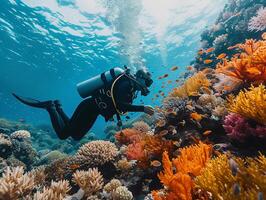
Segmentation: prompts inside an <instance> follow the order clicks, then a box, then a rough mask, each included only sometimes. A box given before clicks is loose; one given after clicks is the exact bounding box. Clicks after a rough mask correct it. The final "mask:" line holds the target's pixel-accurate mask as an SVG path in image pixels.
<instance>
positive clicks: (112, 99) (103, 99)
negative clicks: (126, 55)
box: [13, 67, 154, 140]
mask: <svg viewBox="0 0 266 200" xmlns="http://www.w3.org/2000/svg"><path fill="white" fill-rule="evenodd" d="M152 83H153V80H152V79H151V74H150V73H149V72H147V71H145V70H138V71H137V72H136V74H135V75H132V74H131V73H130V70H129V69H128V68H127V67H125V70H123V69H121V68H113V69H111V70H110V71H107V72H104V73H102V74H101V75H98V76H95V77H93V78H91V79H88V80H86V81H84V82H81V83H79V84H78V85H77V89H78V92H79V94H80V96H81V97H83V98H85V99H84V100H83V101H82V102H81V103H80V104H79V105H78V107H77V108H76V110H75V112H74V114H73V115H72V117H71V118H68V116H67V115H66V114H65V112H64V111H63V109H62V107H61V104H60V102H59V101H58V100H55V101H52V100H50V101H38V100H35V99H30V98H24V97H21V96H18V95H16V94H13V95H14V96H15V97H16V98H17V99H18V100H19V101H20V102H22V103H24V104H26V105H28V106H32V107H35V108H42V109H45V110H47V111H48V113H49V116H50V119H51V122H52V125H53V128H54V130H55V132H56V133H57V135H58V137H59V138H60V139H67V138H68V137H70V136H71V137H72V138H73V139H74V140H80V139H82V137H83V136H84V135H85V134H86V133H87V132H88V131H89V130H90V129H91V127H92V126H93V124H94V122H95V121H96V119H97V117H98V115H102V116H103V117H104V118H105V121H109V120H112V119H113V116H114V115H116V116H117V119H118V123H117V125H118V126H119V127H120V128H121V126H122V121H121V117H120V115H121V114H124V113H126V112H144V113H146V114H149V115H153V114H154V109H153V107H151V106H143V105H132V103H133V100H134V99H135V98H136V97H137V94H138V92H141V95H142V96H147V95H148V94H149V92H150V91H149V89H148V88H149V87H150V86H151V85H152Z"/></svg>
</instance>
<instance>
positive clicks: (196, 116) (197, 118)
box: [190, 112, 203, 121]
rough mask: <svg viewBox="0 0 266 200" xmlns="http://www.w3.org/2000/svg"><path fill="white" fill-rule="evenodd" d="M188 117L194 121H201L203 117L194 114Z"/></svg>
mask: <svg viewBox="0 0 266 200" xmlns="http://www.w3.org/2000/svg"><path fill="white" fill-rule="evenodd" d="M190 117H191V118H192V119H194V120H196V121H201V120H202V118H203V116H202V115H201V114H198V113H196V112H193V113H191V114H190Z"/></svg>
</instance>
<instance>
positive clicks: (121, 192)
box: [112, 186, 133, 200]
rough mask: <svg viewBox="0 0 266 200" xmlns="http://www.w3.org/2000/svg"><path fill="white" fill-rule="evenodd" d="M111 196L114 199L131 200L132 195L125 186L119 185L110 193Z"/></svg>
mask: <svg viewBox="0 0 266 200" xmlns="http://www.w3.org/2000/svg"><path fill="white" fill-rule="evenodd" d="M112 198H113V199H114V200H132V199H133V195H132V193H131V192H130V191H129V190H128V189H127V187H125V186H119V187H117V188H116V189H115V191H114V192H113V193H112Z"/></svg>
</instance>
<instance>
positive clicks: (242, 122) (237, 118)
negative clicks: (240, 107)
mask: <svg viewBox="0 0 266 200" xmlns="http://www.w3.org/2000/svg"><path fill="white" fill-rule="evenodd" d="M223 127H224V129H225V131H226V132H227V135H228V136H229V137H230V138H231V139H233V140H238V141H240V142H243V141H244V140H245V139H246V138H247V137H249V136H254V137H257V138H266V126H265V125H259V124H256V125H254V126H252V125H250V123H249V121H248V120H247V119H246V118H244V117H242V116H241V115H239V114H236V113H230V114H229V115H227V116H226V117H225V120H224V125H223Z"/></svg>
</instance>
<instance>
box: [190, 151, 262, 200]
mask: <svg viewBox="0 0 266 200" xmlns="http://www.w3.org/2000/svg"><path fill="white" fill-rule="evenodd" d="M232 159H234V160H235V162H236V163H237V165H238V173H237V174H236V176H233V174H232V170H231V168H230V165H229V159H228V157H227V155H225V154H222V155H220V156H219V157H217V158H216V159H213V160H211V161H209V162H208V163H207V165H206V168H204V169H203V170H202V173H201V175H200V176H198V177H197V178H196V180H195V184H196V185H197V186H198V187H200V188H202V189H204V190H207V191H209V192H211V193H212V195H213V197H214V199H220V200H222V199H227V200H240V199H258V195H259V193H262V194H264V195H265V194H266V174H265V170H266V158H265V156H263V155H260V156H259V157H258V158H256V159H252V158H248V159H247V160H246V161H245V160H243V159H240V158H234V157H233V158H232ZM236 184H237V185H238V186H239V188H240V191H239V193H238V194H237V193H235V192H234V191H233V188H234V185H236Z"/></svg>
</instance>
